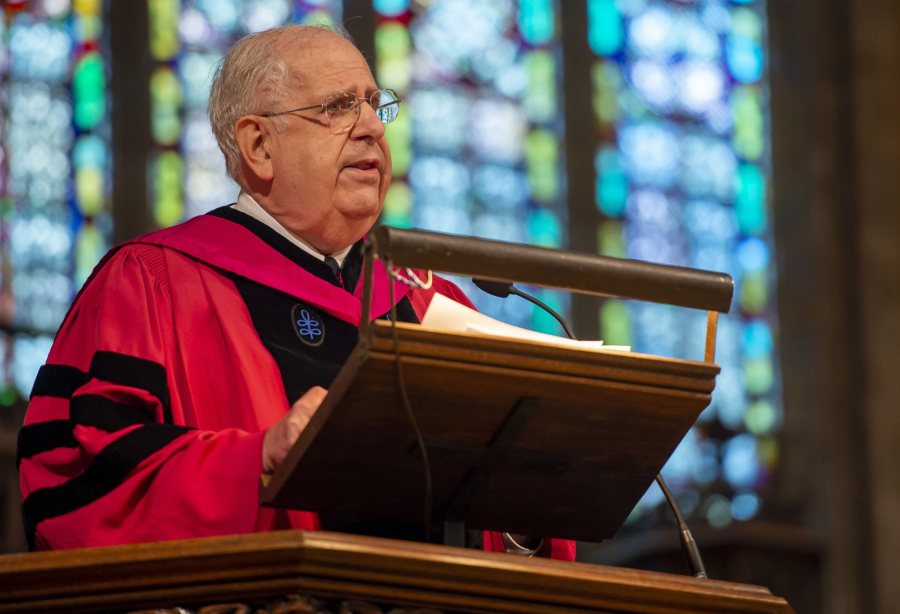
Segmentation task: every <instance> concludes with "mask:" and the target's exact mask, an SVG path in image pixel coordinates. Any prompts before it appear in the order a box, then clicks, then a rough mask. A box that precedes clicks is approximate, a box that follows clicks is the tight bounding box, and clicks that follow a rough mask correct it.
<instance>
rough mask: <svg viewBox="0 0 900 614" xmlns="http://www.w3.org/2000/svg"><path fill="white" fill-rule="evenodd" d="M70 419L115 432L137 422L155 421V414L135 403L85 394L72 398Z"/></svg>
mask: <svg viewBox="0 0 900 614" xmlns="http://www.w3.org/2000/svg"><path fill="white" fill-rule="evenodd" d="M69 420H71V421H72V422H73V423H74V424H80V425H82V426H93V427H96V428H98V429H102V430H104V431H107V432H110V433H112V432H114V431H118V430H120V429H124V428H126V427H129V426H133V425H135V424H146V423H148V422H153V421H154V420H153V416H152V415H150V414H149V413H148V412H147V411H146V410H144V409H141V408H140V407H135V406H134V405H125V404H124V403H116V402H115V401H112V400H110V399H107V398H106V397H102V396H99V395H96V394H83V395H79V396H76V397H75V398H73V399H72V403H71V404H70V405H69Z"/></svg>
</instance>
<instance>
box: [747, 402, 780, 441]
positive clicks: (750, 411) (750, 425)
mask: <svg viewBox="0 0 900 614" xmlns="http://www.w3.org/2000/svg"><path fill="white" fill-rule="evenodd" d="M777 423H778V412H776V411H775V407H774V406H773V405H772V403H771V402H769V401H768V400H765V399H762V400H759V401H755V402H754V403H751V404H750V407H748V408H747V414H746V415H745V416H744V424H745V425H746V426H747V430H748V431H750V432H751V433H753V434H754V435H765V434H766V433H770V432H772V430H773V429H774V428H775V426H776V425H777Z"/></svg>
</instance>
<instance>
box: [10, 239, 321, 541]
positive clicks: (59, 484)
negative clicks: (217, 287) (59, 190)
mask: <svg viewBox="0 0 900 614" xmlns="http://www.w3.org/2000/svg"><path fill="white" fill-rule="evenodd" d="M195 290H196V291H197V292H200V293H202V292H203V291H204V289H203V288H196V289H195ZM171 292H172V288H171V285H170V283H169V279H168V276H167V268H166V262H165V256H164V254H163V251H162V250H160V249H157V248H152V247H147V246H139V247H130V248H124V249H122V250H120V251H119V253H117V254H116V255H115V256H114V257H113V258H111V259H110V260H109V261H108V262H107V263H106V264H105V266H103V267H102V269H100V270H99V271H98V272H97V273H96V274H95V276H94V277H93V278H92V280H91V281H90V282H89V284H88V285H87V286H86V288H85V289H84V290H83V291H82V293H81V294H80V295H79V297H78V298H77V300H76V302H75V304H74V305H73V307H72V309H71V310H70V312H69V314H68V315H67V317H66V320H65V321H64V323H63V325H62V327H61V328H60V331H59V333H58V334H57V338H56V340H55V342H54V345H53V348H52V349H51V352H50V355H49V357H48V361H47V364H46V365H44V367H42V369H41V371H40V373H39V376H38V378H37V381H36V382H35V387H34V390H33V391H32V399H31V402H30V404H29V407H28V411H27V414H26V417H25V423H24V426H23V428H22V429H21V431H20V434H19V445H18V451H17V460H18V463H19V472H20V488H21V495H22V499H23V503H22V510H23V520H24V524H25V528H26V535H27V537H28V540H29V544H30V546H31V547H32V548H33V549H49V548H76V547H85V546H103V545H112V544H122V543H135V542H146V541H157V540H167V539H179V538H188V537H201V536H209V535H223V534H234V533H247V532H252V531H255V530H260V529H263V528H271V527H272V526H274V525H275V524H276V520H275V519H274V515H275V513H274V512H272V511H271V510H264V509H261V508H260V507H259V506H258V504H256V502H257V501H258V494H257V489H258V480H259V475H260V474H261V473H262V438H263V435H264V429H263V428H255V429H244V428H218V429H214V430H213V429H206V428H198V424H197V423H196V412H193V413H194V416H192V415H191V413H192V412H190V411H187V410H186V399H183V398H182V396H183V395H184V392H183V391H184V389H185V388H184V385H183V382H180V381H179V376H178V375H177V371H178V368H179V365H178V362H179V360H185V359H184V352H182V351H180V349H179V348H180V346H179V344H178V343H176V342H175V339H174V337H175V328H176V325H175V322H174V321H173V313H174V311H173V304H172V301H171ZM198 341H199V340H198ZM221 375H222V377H223V378H225V379H226V380H227V378H228V377H229V376H230V377H236V376H239V374H238V373H227V372H226V373H222V374H221ZM282 405H284V406H283V407H278V408H276V409H277V411H284V410H286V409H287V407H286V401H283V402H282ZM222 410H223V412H225V413H226V414H227V413H229V412H230V411H232V410H230V409H229V408H227V407H223V408H222ZM307 516H308V518H307V520H308V524H309V527H308V528H314V526H315V520H314V517H312V515H307ZM301 524H302V523H301Z"/></svg>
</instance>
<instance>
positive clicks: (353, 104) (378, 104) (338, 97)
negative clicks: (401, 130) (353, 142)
mask: <svg viewBox="0 0 900 614" xmlns="http://www.w3.org/2000/svg"><path fill="white" fill-rule="evenodd" d="M364 100H365V101H366V102H368V103H369V105H370V106H371V107H372V108H373V109H374V110H375V115H377V116H378V119H380V120H381V121H382V123H385V124H389V123H391V122H392V121H394V120H395V119H397V115H398V114H399V113H400V96H399V95H398V94H397V92H395V91H394V90H390V89H381V90H375V91H374V92H372V93H371V94H370V95H369V96H368V97H366V98H360V97H359V96H357V95H356V94H354V93H353V92H340V93H338V94H329V95H328V96H326V97H325V102H323V103H322V104H313V105H310V106H308V107H298V108H296V109H290V110H288V111H278V112H277V113H260V116H261V117H275V116H277V115H286V114H288V113H296V112H298V111H309V110H311V109H320V110H321V111H322V112H323V113H325V120H326V121H327V122H328V126H329V127H330V129H331V133H332V134H341V133H342V132H347V131H348V130H350V129H351V128H353V126H355V125H356V120H358V119H359V105H360V104H361V103H362V102H363V101H364Z"/></svg>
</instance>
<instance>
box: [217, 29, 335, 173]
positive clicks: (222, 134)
mask: <svg viewBox="0 0 900 614" xmlns="http://www.w3.org/2000/svg"><path fill="white" fill-rule="evenodd" d="M324 33H331V34H336V35H337V36H340V37H342V38H345V39H347V40H351V39H350V35H349V34H348V33H347V31H346V30H344V29H343V28H342V27H340V26H321V25H300V24H292V25H287V26H281V27H279V28H272V29H271V30H264V31H262V32H257V33H255V34H249V35H247V36H245V37H244V38H242V39H240V40H239V41H237V42H236V43H235V44H234V46H233V47H232V48H231V49H230V50H229V51H228V53H227V54H225V57H223V58H222V59H221V60H220V61H219V64H218V66H217V67H216V71H215V74H214V75H213V80H212V87H211V88H210V93H209V123H210V124H211V126H212V131H213V134H214V135H215V137H216V142H218V144H219V149H221V150H222V154H224V156H225V169H226V170H227V171H228V174H229V175H230V176H231V177H232V178H234V179H235V180H236V181H237V182H238V183H241V176H240V169H241V152H240V150H239V149H238V146H237V141H236V140H235V135H234V125H235V123H236V122H237V120H238V118H240V117H242V116H244V115H250V114H253V113H264V112H271V111H273V110H274V107H275V105H276V104H277V103H278V102H280V101H281V100H282V99H283V98H284V94H285V91H286V90H288V89H290V88H299V87H300V86H301V85H302V83H303V75H299V74H296V72H294V71H292V70H291V69H290V67H289V66H288V64H287V62H285V61H284V59H283V58H282V57H281V55H280V49H279V47H280V45H281V44H282V43H283V42H284V41H286V40H299V42H301V43H309V42H311V41H312V40H313V39H315V38H317V37H319V36H321V35H322V34H324ZM276 119H280V118H276ZM276 129H281V124H280V123H279V122H276Z"/></svg>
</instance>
